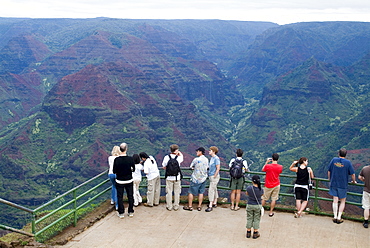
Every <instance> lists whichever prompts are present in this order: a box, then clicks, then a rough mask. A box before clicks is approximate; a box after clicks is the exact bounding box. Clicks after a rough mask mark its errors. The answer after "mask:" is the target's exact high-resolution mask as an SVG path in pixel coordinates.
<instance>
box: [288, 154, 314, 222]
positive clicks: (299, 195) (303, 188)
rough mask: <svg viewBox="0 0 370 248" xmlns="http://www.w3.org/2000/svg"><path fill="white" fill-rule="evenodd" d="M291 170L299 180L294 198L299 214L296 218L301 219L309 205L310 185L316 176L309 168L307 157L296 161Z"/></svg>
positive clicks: (295, 187) (297, 213) (296, 182)
mask: <svg viewBox="0 0 370 248" xmlns="http://www.w3.org/2000/svg"><path fill="white" fill-rule="evenodd" d="M289 169H290V170H291V171H293V172H295V173H297V180H296V181H295V184H294V197H295V202H296V207H297V212H296V213H295V214H294V217H295V218H301V217H302V212H303V210H305V209H306V207H307V203H308V197H309V188H308V184H309V182H310V179H312V178H313V177H314V175H313V171H312V169H311V168H310V167H308V159H307V158H305V157H302V158H300V159H299V161H294V162H293V163H292V164H291V165H290V167H289Z"/></svg>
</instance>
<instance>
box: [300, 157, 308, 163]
mask: <svg viewBox="0 0 370 248" xmlns="http://www.w3.org/2000/svg"><path fill="white" fill-rule="evenodd" d="M305 161H307V158H305V157H301V158H300V159H299V160H298V164H303V162H305Z"/></svg>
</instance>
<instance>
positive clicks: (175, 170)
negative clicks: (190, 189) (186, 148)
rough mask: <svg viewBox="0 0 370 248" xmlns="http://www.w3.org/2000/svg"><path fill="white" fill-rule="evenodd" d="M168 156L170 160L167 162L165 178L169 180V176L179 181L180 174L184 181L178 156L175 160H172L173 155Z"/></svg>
mask: <svg viewBox="0 0 370 248" xmlns="http://www.w3.org/2000/svg"><path fill="white" fill-rule="evenodd" d="M168 156H169V157H170V159H169V160H168V162H167V166H166V175H165V177H166V178H167V177H168V176H175V177H176V181H177V175H178V174H179V173H180V176H181V177H180V178H181V179H182V173H181V169H180V165H179V162H178V161H177V156H175V158H172V157H171V155H168Z"/></svg>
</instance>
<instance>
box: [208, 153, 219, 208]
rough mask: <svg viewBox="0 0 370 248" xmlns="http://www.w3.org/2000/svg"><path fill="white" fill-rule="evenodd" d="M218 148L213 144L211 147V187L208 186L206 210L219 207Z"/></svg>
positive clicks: (209, 172)
mask: <svg viewBox="0 0 370 248" xmlns="http://www.w3.org/2000/svg"><path fill="white" fill-rule="evenodd" d="M217 153H218V148H217V147H216V146H211V147H210V148H209V155H211V160H210V161H209V170H208V178H209V188H208V200H209V205H208V208H207V209H206V212H211V211H212V209H213V208H214V207H217V199H218V192H217V184H218V182H219V181H220V173H219V172H220V167H221V165H220V164H221V163H220V158H219V157H218V156H217Z"/></svg>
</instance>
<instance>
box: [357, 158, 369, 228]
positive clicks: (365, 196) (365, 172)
mask: <svg viewBox="0 0 370 248" xmlns="http://www.w3.org/2000/svg"><path fill="white" fill-rule="evenodd" d="M358 179H360V180H361V181H363V182H364V183H365V185H364V191H363V192H362V208H363V209H364V223H363V224H362V225H363V226H364V227H365V228H368V227H369V209H370V165H368V166H365V167H364V168H362V170H361V172H360V174H359V175H358Z"/></svg>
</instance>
